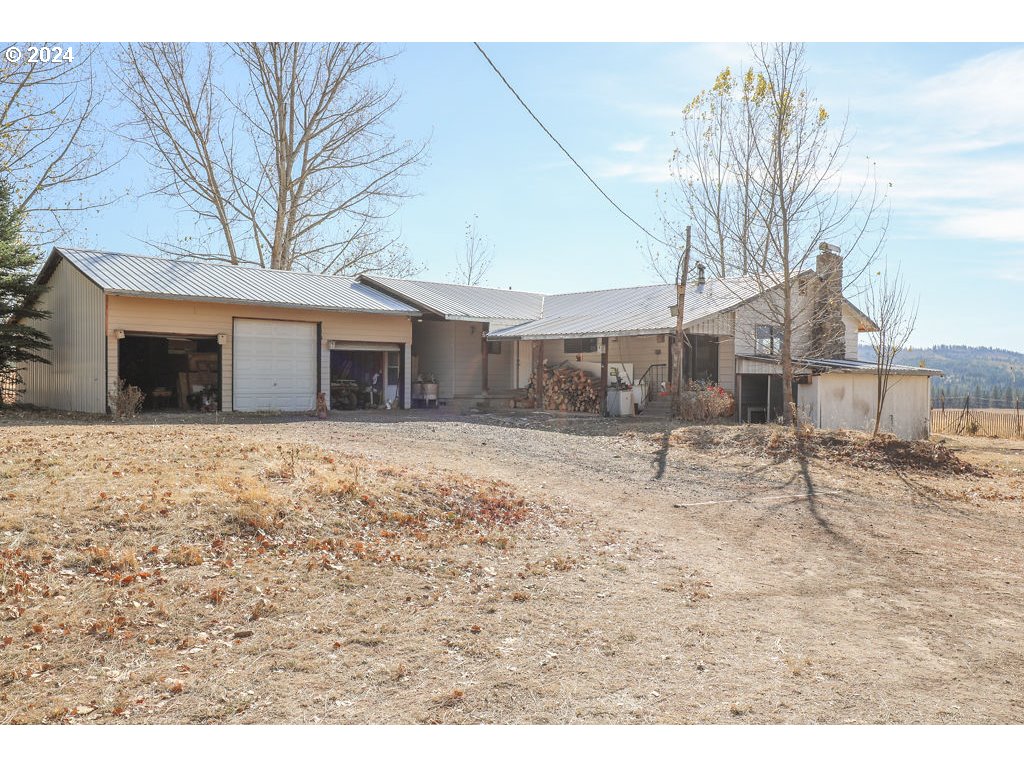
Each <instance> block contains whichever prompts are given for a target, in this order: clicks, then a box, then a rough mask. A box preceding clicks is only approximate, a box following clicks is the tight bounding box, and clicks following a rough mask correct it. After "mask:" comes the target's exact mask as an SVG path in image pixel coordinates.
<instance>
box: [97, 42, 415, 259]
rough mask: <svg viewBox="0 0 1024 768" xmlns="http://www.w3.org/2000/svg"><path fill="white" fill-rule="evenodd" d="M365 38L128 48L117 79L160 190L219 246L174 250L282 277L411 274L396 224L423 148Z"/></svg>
mask: <svg viewBox="0 0 1024 768" xmlns="http://www.w3.org/2000/svg"><path fill="white" fill-rule="evenodd" d="M388 58H389V57H388V56H386V55H384V54H383V53H381V51H380V49H379V47H378V46H376V45H373V44H367V43H327V44H314V43H244V44H235V45H230V46H211V45H207V46H202V47H200V46H195V45H189V44H182V43H148V44H133V45H125V46H122V48H121V51H120V54H119V56H118V62H119V67H118V70H117V73H116V74H117V82H118V83H119V86H120V90H121V92H122V94H123V95H124V96H125V98H126V99H127V100H128V102H129V103H130V104H131V105H132V106H133V108H134V110H133V111H134V118H133V120H132V121H131V122H130V124H129V125H128V126H127V127H128V129H129V131H128V135H129V136H130V138H132V139H133V140H135V141H136V142H138V143H139V145H140V146H142V147H143V148H144V149H145V150H146V155H147V157H148V159H149V160H150V162H151V164H152V166H153V167H154V169H155V170H156V172H157V176H158V179H159V181H158V184H157V185H156V186H155V188H154V190H153V191H154V192H156V193H159V194H163V195H166V196H168V197H171V198H172V199H175V200H178V201H180V202H181V204H182V205H183V207H184V209H185V210H186V211H187V212H190V213H191V214H193V215H195V216H196V217H197V218H198V220H199V221H200V222H201V223H205V224H206V225H207V227H206V231H205V233H201V235H200V239H206V240H209V241H210V242H211V243H212V244H213V247H210V248H195V247H191V246H190V247H188V248H185V247H182V246H181V245H171V244H168V243H163V244H161V247H163V248H164V250H166V251H168V252H170V253H174V254H177V255H182V256H185V255H187V256H193V257H199V258H207V259H213V260H221V261H227V262H230V263H234V264H237V263H252V264H257V265H259V266H261V267H269V268H272V269H293V268H300V269H306V270H309V271H314V272H323V273H328V274H352V273H354V272H361V271H380V272H386V273H389V274H408V273H409V272H410V271H411V268H412V264H411V262H410V260H409V258H408V254H407V252H406V251H405V249H404V248H402V247H401V246H400V245H399V244H398V242H397V238H395V237H393V236H391V235H390V234H389V233H388V229H387V226H386V224H387V220H388V218H389V216H390V215H391V213H393V212H394V210H395V207H396V206H397V204H398V202H399V201H400V200H401V199H402V198H403V197H405V196H406V191H405V188H404V181H405V179H406V178H407V176H408V175H409V174H410V173H411V172H412V171H413V170H414V169H415V167H416V165H417V163H418V162H419V161H420V159H421V158H422V155H423V152H424V147H423V146H414V145H413V144H411V143H410V142H400V141H398V140H397V139H396V138H395V136H394V135H393V133H392V132H391V130H390V129H389V128H388V126H387V119H388V117H389V115H390V114H391V113H392V111H393V110H394V108H395V106H396V105H397V104H398V100H399V94H398V93H397V91H396V89H395V87H394V86H393V84H384V85H381V84H380V83H379V82H378V81H377V79H376V73H377V70H378V69H379V68H380V66H381V65H382V64H383V63H385V62H386V61H387V59H388Z"/></svg>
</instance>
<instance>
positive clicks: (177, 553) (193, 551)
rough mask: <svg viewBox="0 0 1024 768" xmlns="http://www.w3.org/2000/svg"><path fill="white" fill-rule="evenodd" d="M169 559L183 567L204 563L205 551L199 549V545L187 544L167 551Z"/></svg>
mask: <svg viewBox="0 0 1024 768" xmlns="http://www.w3.org/2000/svg"><path fill="white" fill-rule="evenodd" d="M167 559H168V561H170V562H172V563H174V564H175V565H178V566H182V567H187V566H191V565H202V564H203V553H202V552H201V551H200V550H199V547H197V546H194V545H187V546H181V547H175V548H174V549H172V550H171V551H170V552H168V553H167Z"/></svg>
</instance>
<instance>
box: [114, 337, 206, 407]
mask: <svg viewBox="0 0 1024 768" xmlns="http://www.w3.org/2000/svg"><path fill="white" fill-rule="evenodd" d="M220 371H221V348H220V345H219V344H218V343H217V339H216V337H213V336H155V335H150V334H132V333H129V334H126V335H125V337H124V338H123V339H121V340H120V341H119V342H118V347H117V377H118V379H123V380H124V381H125V383H126V384H129V385H134V386H136V387H138V388H139V389H140V390H142V393H143V395H145V399H144V400H143V401H142V409H143V410H144V411H161V410H179V411H217V410H220V407H221V402H220Z"/></svg>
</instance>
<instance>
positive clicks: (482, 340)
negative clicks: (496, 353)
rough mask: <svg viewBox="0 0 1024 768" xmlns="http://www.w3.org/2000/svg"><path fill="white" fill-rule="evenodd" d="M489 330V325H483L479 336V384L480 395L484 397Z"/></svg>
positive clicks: (485, 393)
mask: <svg viewBox="0 0 1024 768" xmlns="http://www.w3.org/2000/svg"><path fill="white" fill-rule="evenodd" d="M490 329H491V324H490V323H484V324H483V332H482V333H481V334H480V355H481V368H480V383H481V394H483V396H484V397H487V395H488V390H489V387H488V382H487V357H488V355H487V332H488V331H489V330H490Z"/></svg>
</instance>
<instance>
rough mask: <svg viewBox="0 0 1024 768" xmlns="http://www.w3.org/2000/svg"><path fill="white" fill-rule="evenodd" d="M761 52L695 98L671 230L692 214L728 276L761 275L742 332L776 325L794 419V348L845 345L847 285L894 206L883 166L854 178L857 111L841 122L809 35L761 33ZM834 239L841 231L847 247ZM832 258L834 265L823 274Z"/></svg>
mask: <svg viewBox="0 0 1024 768" xmlns="http://www.w3.org/2000/svg"><path fill="white" fill-rule="evenodd" d="M752 56H753V60H754V66H753V67H750V68H748V69H747V70H746V71H745V72H744V73H743V74H742V76H740V77H736V76H734V75H733V74H732V72H731V70H729V69H726V70H724V71H723V72H722V73H720V74H719V76H718V77H717V78H716V80H715V83H714V85H713V86H712V87H711V88H710V89H709V90H707V91H702V92H701V93H700V94H698V95H697V97H696V98H695V99H694V100H693V101H692V102H691V103H690V104H689V105H687V106H686V107H685V108H684V110H683V124H682V127H681V130H680V131H679V132H678V133H677V139H678V148H677V151H676V152H675V153H674V155H673V157H672V160H671V168H672V173H673V177H674V179H675V182H676V183H675V185H674V192H673V194H672V195H670V196H669V198H668V199H667V200H666V201H665V205H666V206H667V213H665V214H663V218H664V219H665V221H666V222H667V224H668V227H669V228H668V229H667V230H666V233H667V235H668V236H670V237H671V236H672V235H673V232H674V230H675V229H679V225H678V224H675V223H674V222H676V221H678V220H685V221H689V222H691V223H692V226H693V230H694V245H693V249H694V254H695V256H696V257H698V258H699V259H700V260H702V261H703V262H705V263H707V264H708V265H709V266H710V267H711V269H712V270H713V271H714V272H715V273H716V274H717V275H718V276H737V275H741V276H745V278H746V279H745V280H743V281H738V282H737V283H735V284H736V285H742V286H744V287H745V288H749V285H750V283H751V282H752V283H754V284H755V285H756V286H757V288H758V293H760V295H761V298H760V299H759V300H758V301H756V302H753V303H751V304H750V305H749V308H750V310H751V311H753V312H754V313H756V315H757V316H758V317H759V319H760V321H759V322H758V323H757V326H756V327H755V328H750V329H739V328H738V329H737V331H736V332H737V334H739V333H741V332H743V333H750V334H751V336H754V335H756V334H757V333H762V334H764V335H766V337H767V339H768V341H769V342H770V343H769V345H768V349H767V351H768V353H769V354H772V355H775V356H777V357H778V359H779V362H780V365H781V369H782V379H783V384H782V389H783V400H784V408H783V419H784V420H785V421H787V422H788V421H789V420H790V419H791V418H792V417H793V415H795V407H794V402H793V374H794V364H793V358H794V356H796V355H798V354H801V353H803V354H812V355H816V356H825V357H827V356H842V349H843V347H842V345H841V342H842V338H843V326H842V321H841V317H840V314H841V294H842V290H843V286H844V285H850V284H852V283H854V282H856V281H857V279H858V278H859V277H861V276H863V274H864V272H865V270H866V269H867V266H868V265H869V264H870V263H872V262H873V261H874V260H875V258H876V257H877V254H878V253H879V251H880V249H881V247H882V244H883V242H884V237H885V231H886V228H887V224H888V215H887V208H886V200H885V196H884V194H883V193H882V192H881V191H880V190H879V186H878V184H877V182H876V181H875V179H874V176H873V174H869V175H868V176H867V177H866V178H865V179H864V180H863V181H862V182H860V183H859V184H856V185H854V186H853V187H852V188H851V187H849V186H848V185H847V184H846V181H845V180H844V178H843V173H842V171H843V166H844V164H845V161H846V159H847V154H848V152H847V149H848V144H849V138H848V133H847V125H846V121H845V120H844V121H843V122H841V123H839V124H835V123H834V121H833V120H832V119H831V117H830V115H829V113H828V112H827V110H826V109H825V108H824V106H822V105H821V104H820V103H818V102H817V101H816V100H815V99H814V97H813V96H812V94H811V93H810V92H809V90H808V88H807V83H806V75H807V68H806V65H805V63H804V48H803V46H801V45H795V44H773V45H757V46H753V47H752ZM826 241H831V242H834V243H841V244H842V249H843V251H845V256H844V257H842V258H838V253H839V251H838V249H836V248H831V247H829V248H827V249H826V248H824V247H823V244H824V243H826ZM823 253H824V254H825V258H824V259H823V258H822V254H823ZM830 257H832V258H830ZM652 261H653V259H652ZM823 262H824V263H826V264H828V265H829V266H830V272H829V273H828V274H827V275H818V276H816V275H815V273H814V267H815V265H816V263H817V264H819V265H820V264H821V263H823ZM655 267H656V268H657V265H655ZM730 285H731V283H730V282H729V281H723V282H721V283H719V286H720V287H719V288H718V289H719V290H729V289H730ZM825 291H829V292H831V293H830V295H828V296H826V295H824V293H823V292H825ZM823 309H824V310H827V311H828V313H829V317H828V318H826V317H824V316H823V315H822V311H823ZM765 329H767V330H765Z"/></svg>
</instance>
